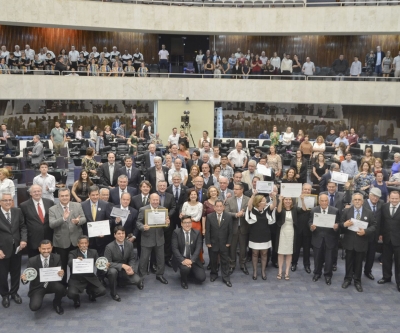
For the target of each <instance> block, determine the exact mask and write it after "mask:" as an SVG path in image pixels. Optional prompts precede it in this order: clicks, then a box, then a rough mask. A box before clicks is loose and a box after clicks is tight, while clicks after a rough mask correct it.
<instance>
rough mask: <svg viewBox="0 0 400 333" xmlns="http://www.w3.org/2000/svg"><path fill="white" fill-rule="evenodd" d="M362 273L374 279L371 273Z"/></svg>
mask: <svg viewBox="0 0 400 333" xmlns="http://www.w3.org/2000/svg"><path fill="white" fill-rule="evenodd" d="M364 275H365V276H366V277H367V278H368V279H370V280H375V277H374V276H373V275H372V274H371V273H364Z"/></svg>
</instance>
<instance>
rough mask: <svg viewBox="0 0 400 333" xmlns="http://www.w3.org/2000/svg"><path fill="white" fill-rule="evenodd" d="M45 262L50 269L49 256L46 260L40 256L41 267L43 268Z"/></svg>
mask: <svg viewBox="0 0 400 333" xmlns="http://www.w3.org/2000/svg"><path fill="white" fill-rule="evenodd" d="M45 260H47V265H48V266H49V267H50V256H48V257H47V258H45V257H43V256H42V255H40V261H41V262H42V267H44V261H45Z"/></svg>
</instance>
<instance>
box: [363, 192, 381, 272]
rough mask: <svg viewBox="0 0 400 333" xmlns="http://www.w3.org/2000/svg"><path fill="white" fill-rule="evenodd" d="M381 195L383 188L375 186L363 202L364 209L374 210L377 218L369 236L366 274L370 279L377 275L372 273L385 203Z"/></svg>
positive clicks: (373, 212)
mask: <svg viewBox="0 0 400 333" xmlns="http://www.w3.org/2000/svg"><path fill="white" fill-rule="evenodd" d="M381 196H382V192H381V190H380V189H379V188H377V187H373V188H372V189H371V190H370V191H369V196H368V199H365V200H364V204H363V209H368V210H370V211H372V214H373V215H374V217H375V219H376V228H375V231H374V232H373V233H372V234H371V236H370V237H368V251H367V256H366V259H365V265H364V275H365V276H366V277H367V278H368V279H370V280H374V279H375V277H374V276H373V275H372V266H373V265H374V261H375V254H376V246H377V243H378V237H379V229H380V225H381V219H382V218H381V217H382V207H383V205H384V202H383V201H382V200H380V197H381Z"/></svg>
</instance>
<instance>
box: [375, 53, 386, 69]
mask: <svg viewBox="0 0 400 333" xmlns="http://www.w3.org/2000/svg"><path fill="white" fill-rule="evenodd" d="M378 53H379V52H376V54H375V58H374V66H376V61H377V60H378ZM380 53H381V65H382V61H383V58H385V52H383V51H381V52H380Z"/></svg>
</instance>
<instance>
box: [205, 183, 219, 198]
mask: <svg viewBox="0 0 400 333" xmlns="http://www.w3.org/2000/svg"><path fill="white" fill-rule="evenodd" d="M212 188H215V189H216V190H217V197H218V196H219V193H220V192H219V190H218V189H217V188H216V187H215V186H210V187H209V188H208V189H207V197H208V198H211V195H210V190H211V189H212Z"/></svg>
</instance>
